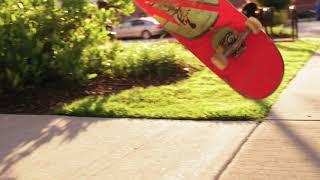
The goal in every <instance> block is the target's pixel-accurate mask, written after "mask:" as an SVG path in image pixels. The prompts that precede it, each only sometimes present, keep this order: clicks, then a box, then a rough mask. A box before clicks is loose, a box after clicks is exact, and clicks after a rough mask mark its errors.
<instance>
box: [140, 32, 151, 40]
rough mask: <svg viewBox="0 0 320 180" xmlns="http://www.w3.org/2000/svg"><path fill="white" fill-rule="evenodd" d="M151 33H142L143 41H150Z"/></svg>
mask: <svg viewBox="0 0 320 180" xmlns="http://www.w3.org/2000/svg"><path fill="white" fill-rule="evenodd" d="M151 36H152V35H151V33H150V32H149V31H143V32H142V33H141V37H142V38H143V39H150V38H151Z"/></svg>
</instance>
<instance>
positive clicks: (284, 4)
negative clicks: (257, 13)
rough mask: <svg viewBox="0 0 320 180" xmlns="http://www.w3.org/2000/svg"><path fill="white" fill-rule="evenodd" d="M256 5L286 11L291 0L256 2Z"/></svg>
mask: <svg viewBox="0 0 320 180" xmlns="http://www.w3.org/2000/svg"><path fill="white" fill-rule="evenodd" d="M257 1H258V3H259V4H260V5H262V6H266V7H274V8H275V9H276V10H281V9H286V8H288V7H289V5H290V4H291V3H292V0H257Z"/></svg>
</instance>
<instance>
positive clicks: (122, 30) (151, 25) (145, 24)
mask: <svg viewBox="0 0 320 180" xmlns="http://www.w3.org/2000/svg"><path fill="white" fill-rule="evenodd" d="M114 31H115V32H116V38H119V39H121V38H129V37H140V38H143V39H149V38H151V37H152V36H155V35H161V34H164V33H165V31H164V29H163V28H162V27H161V25H160V23H159V22H158V21H156V20H155V19H153V18H151V17H142V18H135V19H130V20H128V21H127V22H125V23H123V24H121V25H119V26H117V27H115V28H114Z"/></svg>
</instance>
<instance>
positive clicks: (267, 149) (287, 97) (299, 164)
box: [221, 51, 320, 180]
mask: <svg viewBox="0 0 320 180" xmlns="http://www.w3.org/2000/svg"><path fill="white" fill-rule="evenodd" d="M319 77H320V51H318V52H316V54H315V56H314V57H313V58H312V59H311V60H310V61H309V62H308V63H307V65H306V66H305V67H304V68H303V69H302V70H301V71H300V72H299V73H298V75H297V77H296V78H295V79H294V80H293V81H291V83H290V85H289V87H288V88H287V89H286V91H285V92H284V93H283V94H282V96H281V97H280V99H279V101H278V102H277V103H276V104H275V105H274V106H273V108H272V110H271V112H270V114H269V116H268V118H267V119H268V120H267V121H265V122H263V123H262V124H260V125H259V126H258V128H257V129H256V130H255V132H254V133H253V134H252V135H251V136H250V137H249V139H248V141H247V142H246V143H245V144H244V145H243V146H242V148H241V150H240V151H239V152H238V153H237V155H236V156H235V158H234V159H233V160H232V162H231V163H230V164H229V165H228V166H227V168H226V170H225V171H224V172H223V174H222V176H221V179H222V180H225V179H259V180H260V179H308V180H309V179H315V180H316V179H317V180H318V179H320V80H319Z"/></svg>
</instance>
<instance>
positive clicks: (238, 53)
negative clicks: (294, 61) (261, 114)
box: [135, 0, 284, 99]
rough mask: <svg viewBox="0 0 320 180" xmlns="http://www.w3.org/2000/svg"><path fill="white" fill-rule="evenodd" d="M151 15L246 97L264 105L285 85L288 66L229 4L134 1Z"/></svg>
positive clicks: (213, 0)
mask: <svg viewBox="0 0 320 180" xmlns="http://www.w3.org/2000/svg"><path fill="white" fill-rule="evenodd" d="M135 2H136V3H137V4H138V5H139V6H140V7H141V8H142V9H144V10H145V11H146V12H147V14H149V15H150V16H152V17H153V18H155V19H156V20H157V21H159V22H160V24H161V25H162V26H163V27H164V29H165V30H166V31H167V32H169V33H170V34H171V35H172V36H173V37H175V38H176V39H177V40H178V41H179V42H180V43H181V44H183V45H184V46H185V48H186V49H188V50H190V51H191V52H192V53H193V54H194V55H195V56H196V57H197V58H198V59H200V60H201V61H202V62H203V63H204V64H205V65H206V66H207V67H208V68H209V69H211V70H212V71H213V72H214V73H215V74H217V75H218V76H219V77H220V78H221V79H223V80H224V81H225V82H226V83H227V84H229V85H230V86H231V87H232V88H233V89H234V90H235V91H237V92H238V93H240V94H241V95H243V96H245V97H247V98H252V99H262V98H265V97H267V96H269V95H271V94H272V93H273V92H274V91H275V90H276V89H277V87H278V86H279V84H280V83H281V81H282V78H283V73H284V63H283V60H282V57H281V55H280V53H279V51H278V49H277V47H276V46H275V44H274V43H273V41H272V40H271V39H270V38H269V37H268V36H267V35H266V34H265V33H264V32H263V31H261V29H262V25H261V24H260V23H259V21H258V20H256V19H254V18H252V19H251V18H249V19H247V18H246V17H245V16H244V15H242V14H241V13H240V12H239V11H238V10H237V9H236V8H235V7H233V6H232V5H231V4H230V3H229V2H227V1H226V0H135Z"/></svg>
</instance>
